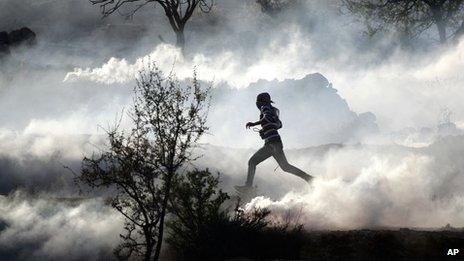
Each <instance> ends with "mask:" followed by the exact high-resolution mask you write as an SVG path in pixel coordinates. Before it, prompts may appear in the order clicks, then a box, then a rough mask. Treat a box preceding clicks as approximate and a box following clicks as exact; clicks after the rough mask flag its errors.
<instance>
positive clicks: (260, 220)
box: [168, 170, 303, 260]
mask: <svg viewBox="0 0 464 261" xmlns="http://www.w3.org/2000/svg"><path fill="white" fill-rule="evenodd" d="M218 182H219V181H218V177H214V176H212V175H211V173H210V172H209V171H208V170H205V171H198V170H196V171H193V172H190V173H188V174H187V175H185V176H182V177H181V179H180V180H179V181H178V182H177V185H176V188H175V189H174V190H173V195H174V196H173V197H172V200H171V204H170V206H171V210H172V211H171V213H172V214H173V218H172V220H171V221H170V222H169V226H168V227H169V229H170V233H169V238H168V243H169V246H170V247H171V249H173V250H174V251H172V252H174V253H175V258H176V259H177V260H224V259H229V258H238V257H247V258H253V259H275V258H285V259H296V258H299V257H300V252H301V246H302V242H303V241H302V239H303V237H302V227H301V226H299V225H290V223H283V224H276V223H273V222H271V220H272V219H271V218H270V211H269V210H267V209H255V210H254V211H250V212H245V211H244V210H243V209H241V208H239V207H238V204H237V206H236V208H235V209H234V210H233V211H230V210H229V209H223V208H221V206H222V205H223V203H224V202H225V201H226V200H227V199H228V196H227V194H225V193H224V192H222V191H221V190H219V189H218Z"/></svg>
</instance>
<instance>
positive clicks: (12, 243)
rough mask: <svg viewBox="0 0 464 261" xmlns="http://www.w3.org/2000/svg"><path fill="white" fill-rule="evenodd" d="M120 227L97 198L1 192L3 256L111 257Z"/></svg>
mask: <svg viewBox="0 0 464 261" xmlns="http://www.w3.org/2000/svg"><path fill="white" fill-rule="evenodd" d="M121 228H122V219H121V217H120V215H118V214H117V213H116V212H115V211H114V210H112V209H111V208H109V207H108V206H105V205H104V204H103V202H102V200H101V199H91V200H85V201H82V202H79V201H77V202H66V201H62V200H59V199H55V200H51V199H46V198H42V197H39V198H35V199H31V198H29V197H28V196H26V195H24V194H22V193H20V192H17V193H15V194H14V195H11V196H9V197H4V196H0V258H5V260H6V259H9V260H13V259H17V260H26V259H27V260H44V259H46V260H63V259H66V260H102V259H105V260H108V259H113V258H114V257H113V254H112V249H113V248H114V247H115V246H116V245H117V244H118V242H119V232H120V231H121ZM13 253H14V254H13Z"/></svg>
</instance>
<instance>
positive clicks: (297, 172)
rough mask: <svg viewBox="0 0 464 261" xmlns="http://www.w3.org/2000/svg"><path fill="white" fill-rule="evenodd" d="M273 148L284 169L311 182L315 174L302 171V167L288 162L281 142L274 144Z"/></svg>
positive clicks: (275, 156)
mask: <svg viewBox="0 0 464 261" xmlns="http://www.w3.org/2000/svg"><path fill="white" fill-rule="evenodd" d="M272 149H273V153H272V156H273V157H274V159H275V160H276V161H277V163H278V164H279V167H280V168H281V169H282V170H283V171H285V172H288V173H291V174H293V175H295V176H298V177H300V178H302V179H304V180H305V181H306V182H311V181H312V179H313V176H311V175H309V174H308V173H306V172H304V171H302V170H301V169H299V168H297V167H295V166H293V165H291V164H290V163H288V161H287V157H286V156H285V153H284V150H283V146H282V144H281V143H280V144H278V143H275V144H272Z"/></svg>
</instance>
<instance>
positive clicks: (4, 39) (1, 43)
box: [0, 32, 10, 57]
mask: <svg viewBox="0 0 464 261" xmlns="http://www.w3.org/2000/svg"><path fill="white" fill-rule="evenodd" d="M8 54H10V46H9V43H8V33H7V32H0V57H1V56H3V55H8Z"/></svg>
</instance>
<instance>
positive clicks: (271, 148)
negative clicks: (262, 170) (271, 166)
mask: <svg viewBox="0 0 464 261" xmlns="http://www.w3.org/2000/svg"><path fill="white" fill-rule="evenodd" d="M271 103H273V101H272V100H271V96H270V95H269V93H267V92H264V93H260V94H258V96H257V97H256V106H257V107H258V109H259V110H260V116H259V118H260V120H259V121H257V122H248V123H247V124H246V128H250V127H253V126H256V125H261V130H260V131H259V135H260V136H261V138H262V139H263V140H264V146H263V147H262V148H261V149H259V150H258V151H257V152H256V153H255V154H254V155H253V156H252V157H251V158H250V160H249V161H248V174H247V180H246V183H245V185H244V186H235V188H236V189H237V190H238V191H239V192H247V190H250V189H251V188H252V187H253V179H254V176H255V171H256V166H257V165H258V164H259V163H261V162H262V161H264V160H266V159H267V158H269V157H271V156H272V157H274V159H275V160H276V161H277V163H279V166H280V168H281V169H282V170H283V171H285V172H288V173H291V174H293V175H296V176H298V177H300V178H302V179H304V180H305V181H307V182H311V180H312V179H313V177H312V176H311V175H309V174H307V173H306V172H304V171H302V170H300V169H299V168H297V167H295V166H293V165H291V164H290V163H288V161H287V158H286V157H285V153H284V151H283V145H282V139H281V138H280V135H279V132H278V129H280V128H282V122H281V121H280V119H279V110H278V109H277V108H275V107H274V106H272V104H271Z"/></svg>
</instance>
